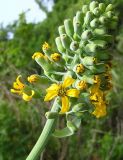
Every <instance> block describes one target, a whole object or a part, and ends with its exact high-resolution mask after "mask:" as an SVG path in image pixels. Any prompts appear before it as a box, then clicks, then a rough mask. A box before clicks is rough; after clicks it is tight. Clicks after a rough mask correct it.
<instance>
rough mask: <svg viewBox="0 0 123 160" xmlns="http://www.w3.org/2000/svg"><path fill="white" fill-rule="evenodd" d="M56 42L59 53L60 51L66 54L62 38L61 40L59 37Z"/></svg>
mask: <svg viewBox="0 0 123 160" xmlns="http://www.w3.org/2000/svg"><path fill="white" fill-rule="evenodd" d="M55 42H56V46H57V49H58V51H59V52H60V53H64V52H65V49H64V47H63V45H62V42H61V38H60V37H57V38H56V39H55Z"/></svg>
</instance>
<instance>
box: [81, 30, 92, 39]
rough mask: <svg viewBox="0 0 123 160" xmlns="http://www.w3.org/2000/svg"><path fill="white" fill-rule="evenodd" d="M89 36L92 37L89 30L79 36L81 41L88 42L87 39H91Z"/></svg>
mask: <svg viewBox="0 0 123 160" xmlns="http://www.w3.org/2000/svg"><path fill="white" fill-rule="evenodd" d="M91 36H92V33H91V31H90V30H86V31H84V32H83V33H82V35H81V37H82V39H83V40H88V39H90V38H91Z"/></svg>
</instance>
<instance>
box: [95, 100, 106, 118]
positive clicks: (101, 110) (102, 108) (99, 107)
mask: <svg viewBox="0 0 123 160" xmlns="http://www.w3.org/2000/svg"><path fill="white" fill-rule="evenodd" d="M92 114H93V115H95V116H96V118H100V117H104V116H105V115H106V105H105V103H104V102H102V103H96V105H95V110H94V111H93V112H92Z"/></svg>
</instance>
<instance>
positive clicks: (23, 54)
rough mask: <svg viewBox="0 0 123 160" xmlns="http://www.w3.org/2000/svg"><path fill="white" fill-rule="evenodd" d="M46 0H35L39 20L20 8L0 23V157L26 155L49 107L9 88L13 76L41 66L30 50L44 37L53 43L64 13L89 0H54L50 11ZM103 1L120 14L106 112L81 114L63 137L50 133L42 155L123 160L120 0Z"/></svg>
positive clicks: (56, 159) (21, 159) (45, 159)
mask: <svg viewBox="0 0 123 160" xmlns="http://www.w3.org/2000/svg"><path fill="white" fill-rule="evenodd" d="M49 1H51V0H45V1H44V0H42V1H40V0H35V3H37V5H39V7H40V9H41V10H43V11H44V12H45V13H46V15H47V18H46V19H45V20H44V21H42V22H39V23H37V24H35V23H27V21H26V18H25V14H26V13H21V14H20V16H19V18H18V20H17V21H15V22H13V23H12V24H10V25H8V26H6V27H3V26H2V24H1V25H0V92H1V93H0V160H14V159H16V160H25V159H26V156H27V155H28V153H29V152H30V151H31V149H32V147H33V145H34V144H35V142H36V140H37V139H38V137H39V135H40V133H41V130H42V128H43V126H44V124H45V121H46V119H45V116H44V113H45V112H46V111H47V110H49V107H48V106H46V105H44V103H43V102H41V101H40V100H33V101H31V102H29V103H27V102H24V101H22V100H21V99H20V97H18V96H16V95H13V94H11V93H10V88H11V87H12V83H13V81H14V80H15V78H16V76H17V75H18V74H20V73H21V74H22V75H23V77H25V78H26V77H27V76H28V75H30V74H35V73H38V74H40V73H41V72H42V71H41V69H40V68H39V66H38V65H36V63H35V62H34V61H33V60H32V59H31V56H32V54H33V53H34V52H35V51H40V50H41V44H43V43H44V41H48V42H49V43H50V45H52V46H54V47H55V45H54V44H55V43H54V38H55V37H56V35H57V34H58V31H57V27H58V26H59V25H61V24H62V23H63V20H64V19H65V18H71V17H73V15H75V12H76V11H77V10H78V9H81V7H82V5H83V4H86V3H89V2H90V0H65V1H64V0H54V6H53V9H52V11H51V12H49V11H48V8H47V4H48V3H49ZM98 1H99V0H98ZM100 1H101V0H100ZM105 1H106V2H113V3H114V4H115V6H116V12H117V14H118V15H119V22H118V26H117V29H116V30H115V32H114V34H115V36H116V40H115V41H114V44H113V47H114V48H113V52H112V54H113V56H114V60H113V69H112V75H113V85H114V86H113V90H112V92H111V93H110V96H109V99H110V104H109V106H108V115H107V116H106V117H104V118H101V119H99V120H98V119H95V118H94V117H92V116H85V117H84V118H83V121H82V126H81V128H80V129H79V131H78V132H77V133H76V135H73V136H71V137H69V138H64V139H56V138H53V137H52V138H51V139H50V142H49V144H48V146H47V147H46V149H45V151H44V153H43V156H42V160H123V12H122V11H123V0H111V1H110V0H105ZM101 2H102V1H101ZM103 2H104V1H103ZM10 34H12V35H13V38H10ZM39 87H40V88H41V89H42V86H39ZM63 124H64V120H61V121H60V125H61V126H62V125H63Z"/></svg>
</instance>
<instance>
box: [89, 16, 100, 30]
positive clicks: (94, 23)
mask: <svg viewBox="0 0 123 160" xmlns="http://www.w3.org/2000/svg"><path fill="white" fill-rule="evenodd" d="M98 25H99V20H98V19H97V18H94V19H93V20H92V21H91V22H90V26H91V27H92V28H96V27H98Z"/></svg>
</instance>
